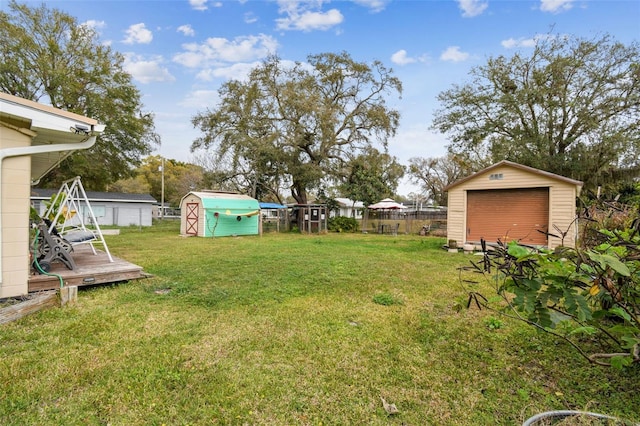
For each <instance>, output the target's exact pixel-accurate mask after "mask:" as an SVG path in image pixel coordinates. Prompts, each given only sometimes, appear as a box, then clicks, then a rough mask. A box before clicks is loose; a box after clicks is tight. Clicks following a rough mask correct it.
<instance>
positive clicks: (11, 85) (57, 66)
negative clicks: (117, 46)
mask: <svg viewBox="0 0 640 426" xmlns="http://www.w3.org/2000/svg"><path fill="white" fill-rule="evenodd" d="M8 9H9V12H8V13H7V12H3V11H0V53H1V54H2V61H1V62H0V90H2V91H3V92H6V93H10V94H12V95H16V96H20V97H22V98H25V99H30V100H33V101H40V102H45V103H50V104H51V105H52V106H54V107H56V108H60V109H63V110H67V111H71V112H75V113H78V114H82V115H85V116H88V117H91V118H94V119H96V120H98V121H99V122H100V123H104V124H106V125H107V127H106V129H105V131H104V132H103V133H102V134H101V135H100V137H99V138H98V143H96V145H95V146H94V147H93V148H91V149H89V150H86V151H77V152H76V153H74V154H73V155H71V156H70V157H68V158H67V159H66V160H64V161H63V163H62V164H61V167H58V168H57V169H56V170H55V171H54V172H53V173H50V174H49V175H47V176H46V177H45V178H44V179H43V182H42V184H43V185H57V184H59V183H60V181H63V180H65V179H68V178H71V177H74V176H78V175H79V176H82V177H83V180H84V181H85V186H87V187H90V188H92V189H94V190H100V189H104V188H106V186H107V185H108V184H109V183H111V182H115V181H116V180H118V179H120V178H122V177H127V176H129V175H130V174H131V171H132V169H133V167H134V166H136V165H138V164H139V163H140V160H141V158H142V156H144V155H146V154H148V153H150V152H151V148H152V146H153V145H154V144H155V143H157V142H158V137H157V135H156V134H155V132H154V124H153V116H152V115H151V114H148V113H144V112H142V103H141V95H140V92H139V91H138V89H137V88H136V87H135V86H134V84H133V83H132V81H131V76H130V75H129V74H128V73H127V72H125V71H124V69H123V61H124V58H123V57H122V55H120V54H118V53H116V52H113V51H112V50H111V48H110V47H108V46H106V45H104V44H102V43H100V41H99V38H98V35H97V33H96V32H95V31H94V30H93V29H92V28H90V27H88V26H86V25H80V24H79V23H78V22H77V20H76V19H75V18H74V17H72V16H70V15H67V14H65V13H63V12H61V11H59V10H57V9H49V8H47V7H46V5H45V4H44V3H43V4H42V5H40V6H39V7H34V8H30V7H29V6H27V5H26V4H19V3H17V2H16V1H15V0H11V1H10V2H9V8H8Z"/></svg>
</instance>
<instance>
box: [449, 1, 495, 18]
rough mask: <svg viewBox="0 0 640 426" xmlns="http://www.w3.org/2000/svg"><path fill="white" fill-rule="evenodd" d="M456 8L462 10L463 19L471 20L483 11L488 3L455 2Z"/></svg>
mask: <svg viewBox="0 0 640 426" xmlns="http://www.w3.org/2000/svg"><path fill="white" fill-rule="evenodd" d="M457 1H458V7H459V8H460V9H461V10H462V16H464V17H465V18H473V17H474V16H478V15H480V14H482V12H484V11H485V9H486V8H487V7H488V6H489V3H487V2H486V1H482V0H457Z"/></svg>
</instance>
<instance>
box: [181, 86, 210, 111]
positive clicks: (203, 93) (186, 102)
mask: <svg viewBox="0 0 640 426" xmlns="http://www.w3.org/2000/svg"><path fill="white" fill-rule="evenodd" d="M219 99H220V97H219V96H218V92H217V91H215V90H194V91H192V92H189V93H188V94H187V96H185V98H184V99H183V100H182V101H180V102H179V103H178V105H180V106H182V107H187V108H198V109H204V108H207V107H211V106H213V105H215V104H217V103H218V100H219Z"/></svg>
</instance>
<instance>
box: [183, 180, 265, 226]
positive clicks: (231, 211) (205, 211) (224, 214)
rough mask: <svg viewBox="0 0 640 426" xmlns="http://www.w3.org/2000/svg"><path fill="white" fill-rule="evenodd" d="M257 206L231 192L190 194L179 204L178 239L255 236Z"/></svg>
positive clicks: (257, 219)
mask: <svg viewBox="0 0 640 426" xmlns="http://www.w3.org/2000/svg"><path fill="white" fill-rule="evenodd" d="M259 224H260V204H259V203H258V200H256V199H255V198H251V197H249V196H248V195H244V194H238V193H233V192H213V191H212V192H189V193H188V194H187V195H185V196H184V197H182V200H180V235H186V236H198V237H225V236H230V235H258V233H259Z"/></svg>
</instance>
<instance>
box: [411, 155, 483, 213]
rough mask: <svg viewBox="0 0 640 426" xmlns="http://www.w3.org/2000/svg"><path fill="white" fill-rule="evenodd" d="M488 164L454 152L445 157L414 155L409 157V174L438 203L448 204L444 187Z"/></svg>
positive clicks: (413, 181)
mask: <svg viewBox="0 0 640 426" xmlns="http://www.w3.org/2000/svg"><path fill="white" fill-rule="evenodd" d="M486 165H488V164H482V163H478V161H473V160H471V159H469V158H467V157H464V156H462V155H456V154H453V153H449V154H447V155H446V156H444V157H429V158H422V157H413V158H410V159H409V175H410V176H411V182H412V183H415V184H418V185H420V187H421V189H422V190H423V192H425V193H427V194H428V195H429V198H431V199H432V200H433V201H434V202H435V203H436V204H438V205H440V206H446V205H447V194H446V192H445V191H444V188H445V187H446V186H447V185H450V184H452V183H453V182H455V181H457V180H458V179H462V178H463V177H466V176H469V175H471V174H472V173H473V172H474V171H477V170H478V169H479V168H482V167H483V166H486Z"/></svg>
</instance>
